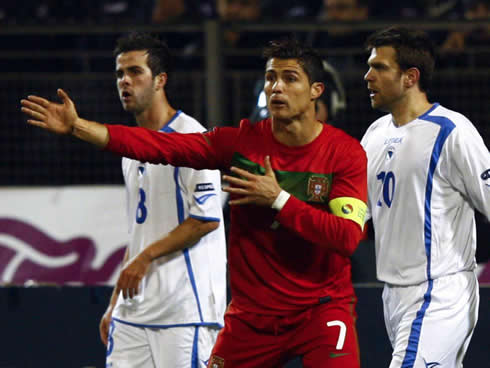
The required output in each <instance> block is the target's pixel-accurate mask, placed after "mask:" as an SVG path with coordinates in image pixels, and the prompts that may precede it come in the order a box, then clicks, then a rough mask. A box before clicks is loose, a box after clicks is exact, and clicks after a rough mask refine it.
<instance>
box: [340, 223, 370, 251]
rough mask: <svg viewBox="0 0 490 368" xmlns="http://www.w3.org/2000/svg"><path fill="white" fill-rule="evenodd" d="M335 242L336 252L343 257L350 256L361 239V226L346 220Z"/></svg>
mask: <svg viewBox="0 0 490 368" xmlns="http://www.w3.org/2000/svg"><path fill="white" fill-rule="evenodd" d="M340 235H341V236H340V237H339V239H338V242H337V246H336V248H337V252H338V253H340V254H341V255H343V256H345V257H351V256H352V255H353V254H354V252H355V251H356V249H357V246H358V245H359V242H360V241H361V238H362V235H363V232H362V229H361V227H360V226H359V225H358V224H356V223H355V222H353V221H350V220H347V221H346V223H345V226H344V228H343V231H341V233H340Z"/></svg>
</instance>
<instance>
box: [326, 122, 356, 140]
mask: <svg viewBox="0 0 490 368" xmlns="http://www.w3.org/2000/svg"><path fill="white" fill-rule="evenodd" d="M324 131H325V133H326V134H325V135H326V136H327V137H329V139H330V140H332V141H333V143H334V144H339V145H346V144H347V145H358V144H359V141H358V140H357V139H356V138H354V137H353V136H351V135H350V134H349V133H347V132H346V131H345V130H342V129H340V128H337V127H335V126H333V125H330V124H326V123H324Z"/></svg>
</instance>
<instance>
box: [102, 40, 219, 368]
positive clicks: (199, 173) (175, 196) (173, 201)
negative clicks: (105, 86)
mask: <svg viewBox="0 0 490 368" xmlns="http://www.w3.org/2000/svg"><path fill="white" fill-rule="evenodd" d="M114 54H115V55H116V77H117V88H118V92H119V96H120V99H121V102H122V105H123V108H124V109H125V110H126V111H129V112H131V113H133V114H134V116H135V118H136V121H137V123H138V125H139V126H142V127H146V128H149V129H154V130H160V131H163V132H172V131H176V132H181V133H191V132H203V131H204V130H205V129H204V128H203V127H202V126H201V125H200V124H199V123H198V122H197V121H196V120H195V119H193V118H191V117H190V116H188V115H186V114H184V113H183V112H181V111H176V110H175V109H174V108H172V106H171V105H170V104H169V102H168V100H167V96H166V92H165V86H166V84H167V80H168V71H169V67H170V65H169V63H170V54H169V50H168V48H167V46H166V45H165V44H164V43H163V42H161V41H159V40H158V39H156V38H153V37H152V36H150V35H148V34H146V33H133V34H130V35H129V36H127V37H123V38H121V39H119V40H118V43H117V46H116V49H115V52H114ZM122 169H123V175H124V180H125V183H126V189H127V200H128V201H127V203H128V217H129V234H130V243H129V246H128V248H127V250H126V255H125V259H124V266H123V269H122V271H121V274H120V276H119V279H118V282H117V285H116V287H115V288H114V292H113V295H112V298H111V301H110V304H109V306H108V308H107V311H106V313H105V314H104V316H103V317H102V320H101V323H100V334H101V338H102V340H103V342H104V343H105V344H106V345H107V360H106V362H107V365H106V366H107V367H117V368H119V367H128V368H129V367H142V368H147V367H148V368H149V367H169V368H179V367H182V368H183V367H186V368H189V367H192V368H198V367H205V366H206V364H207V360H208V358H209V355H210V353H211V349H212V347H213V346H214V342H215V339H216V336H217V332H218V330H219V328H220V327H222V326H223V323H224V322H223V314H224V311H225V306H226V246H225V235H224V229H223V217H222V211H221V199H220V192H221V182H220V174H219V172H218V171H210V170H193V169H190V168H183V167H173V166H170V165H165V166H164V165H152V164H149V163H141V162H139V161H135V160H131V159H127V158H123V161H122Z"/></svg>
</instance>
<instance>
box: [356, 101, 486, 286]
mask: <svg viewBox="0 0 490 368" xmlns="http://www.w3.org/2000/svg"><path fill="white" fill-rule="evenodd" d="M361 144H362V146H363V147H364V149H365V150H366V153H367V157H368V206H369V213H368V217H372V219H373V224H374V232H375V245H376V266H377V267H376V268H377V277H378V279H379V280H381V281H384V282H386V283H389V284H392V285H414V284H419V283H422V282H424V281H427V280H431V279H436V278H438V277H441V276H445V275H449V274H454V273H456V272H460V271H468V270H473V269H474V268H475V266H476V262H475V251H476V227H475V219H474V209H477V210H478V211H480V212H481V213H483V214H484V215H485V216H486V218H487V219H490V154H489V151H488V148H487V147H486V146H485V143H484V142H483V139H482V137H481V136H480V134H479V133H478V131H477V130H476V129H475V127H474V126H473V124H472V123H471V122H470V121H469V120H468V119H467V118H466V117H464V116H463V115H461V114H460V113H457V112H454V111H451V110H449V109H447V108H444V107H443V106H440V105H439V104H438V103H435V104H434V105H433V106H432V108H431V109H430V110H429V111H427V112H426V113H425V114H423V115H421V116H420V117H418V118H417V119H415V120H413V121H411V122H410V123H408V124H405V125H403V126H399V127H398V126H396V125H395V124H394V123H393V119H392V116H391V114H390V115H385V116H383V117H381V118H379V119H378V120H376V121H375V122H374V123H373V124H372V125H371V126H370V127H369V128H368V130H367V131H366V134H365V135H364V137H363V139H362V141H361Z"/></svg>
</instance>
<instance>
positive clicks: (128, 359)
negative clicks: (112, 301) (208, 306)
mask: <svg viewBox="0 0 490 368" xmlns="http://www.w3.org/2000/svg"><path fill="white" fill-rule="evenodd" d="M218 332H219V330H218V329H215V328H209V327H203V326H186V327H171V328H149V327H138V326H132V325H128V324H125V323H122V322H119V321H115V320H112V321H111V326H110V329H109V339H108V343H107V357H106V367H107V368H135V367H138V368H157V367H158V368H167V367H168V368H184V367H185V368H206V366H207V361H208V359H209V356H210V355H211V350H212V349H213V346H214V343H215V341H216V337H217V335H218Z"/></svg>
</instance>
